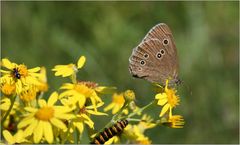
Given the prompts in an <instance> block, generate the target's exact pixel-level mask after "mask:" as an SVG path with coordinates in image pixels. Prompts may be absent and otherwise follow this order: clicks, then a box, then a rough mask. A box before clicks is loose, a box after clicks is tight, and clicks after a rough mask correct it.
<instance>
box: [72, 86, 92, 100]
mask: <svg viewBox="0 0 240 145" xmlns="http://www.w3.org/2000/svg"><path fill="white" fill-rule="evenodd" d="M74 90H76V91H77V92H79V93H81V94H83V95H84V96H85V97H90V96H91V95H92V94H93V91H94V90H93V89H90V88H88V87H87V86H85V85H83V84H76V85H74Z"/></svg>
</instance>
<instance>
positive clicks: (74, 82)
mask: <svg viewBox="0 0 240 145" xmlns="http://www.w3.org/2000/svg"><path fill="white" fill-rule="evenodd" d="M71 80H72V82H73V84H76V83H77V74H76V73H73V74H72V76H71Z"/></svg>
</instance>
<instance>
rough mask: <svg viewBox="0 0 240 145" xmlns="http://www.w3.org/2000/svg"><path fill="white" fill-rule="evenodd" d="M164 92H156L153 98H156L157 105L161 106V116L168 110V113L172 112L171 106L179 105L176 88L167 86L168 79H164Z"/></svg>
mask: <svg viewBox="0 0 240 145" xmlns="http://www.w3.org/2000/svg"><path fill="white" fill-rule="evenodd" d="M164 90H165V92H164V93H158V94H157V95H156V96H155V99H158V103H157V104H158V105H160V106H163V108H162V111H161V113H160V115H159V116H160V117H162V116H163V115H164V114H165V113H166V112H167V111H168V110H169V114H172V108H174V107H176V106H177V105H179V102H180V99H179V97H178V96H177V95H176V92H177V91H176V90H175V89H171V88H168V80H167V81H166V86H165V89H164Z"/></svg>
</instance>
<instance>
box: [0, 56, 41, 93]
mask: <svg viewBox="0 0 240 145" xmlns="http://www.w3.org/2000/svg"><path fill="white" fill-rule="evenodd" d="M1 66H3V67H5V68H7V70H2V69H1V70H0V72H1V73H2V77H1V78H0V83H1V84H3V83H5V82H11V81H14V82H15V83H16V92H17V94H20V92H21V91H22V89H23V88H24V86H27V85H36V84H38V83H39V82H38V80H37V76H39V74H38V73H37V72H38V71H39V70H40V67H35V68H32V69H27V66H25V65H24V64H20V65H18V64H16V63H12V62H10V61H9V60H8V59H6V58H4V59H2V61H1Z"/></svg>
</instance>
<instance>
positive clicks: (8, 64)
mask: <svg viewBox="0 0 240 145" xmlns="http://www.w3.org/2000/svg"><path fill="white" fill-rule="evenodd" d="M2 66H4V67H6V68H8V69H13V68H14V67H15V66H14V64H13V63H11V62H10V61H9V60H8V59H7V58H4V59H2Z"/></svg>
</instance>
